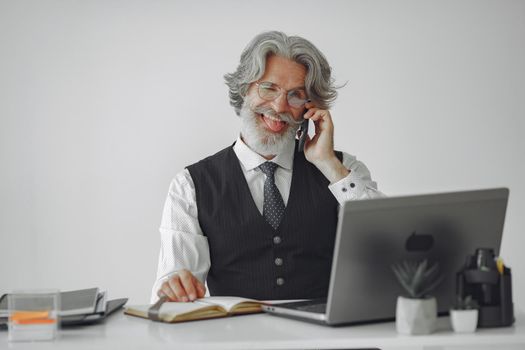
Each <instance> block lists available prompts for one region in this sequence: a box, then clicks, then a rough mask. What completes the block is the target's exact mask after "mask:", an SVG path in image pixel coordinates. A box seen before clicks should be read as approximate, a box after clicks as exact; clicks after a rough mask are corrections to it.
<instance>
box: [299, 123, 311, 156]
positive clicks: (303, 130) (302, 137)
mask: <svg viewBox="0 0 525 350" xmlns="http://www.w3.org/2000/svg"><path fill="white" fill-rule="evenodd" d="M309 123H310V121H309V120H308V119H305V120H303V123H302V124H301V126H300V127H299V130H298V131H297V132H298V133H299V146H298V147H299V152H304V144H305V143H306V138H307V137H308V124H309Z"/></svg>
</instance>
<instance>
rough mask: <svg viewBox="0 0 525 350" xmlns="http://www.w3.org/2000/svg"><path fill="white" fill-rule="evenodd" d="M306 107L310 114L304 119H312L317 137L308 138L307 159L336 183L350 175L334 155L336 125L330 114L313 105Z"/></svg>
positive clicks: (307, 113)
mask: <svg viewBox="0 0 525 350" xmlns="http://www.w3.org/2000/svg"><path fill="white" fill-rule="evenodd" d="M305 107H306V108H307V109H308V112H306V113H305V115H304V118H305V119H310V120H312V121H313V122H314V125H315V136H314V137H313V139H310V137H308V138H307V140H306V144H305V146H304V155H305V157H306V159H307V160H308V161H309V162H310V163H312V164H314V165H315V166H316V167H317V168H318V169H319V170H320V171H321V172H322V173H323V175H324V176H325V177H326V178H327V179H328V180H329V181H330V183H335V182H337V181H339V180H341V179H342V178H344V177H345V176H347V175H348V174H349V171H348V170H347V169H346V168H345V167H344V166H343V163H341V162H340V161H339V159H337V157H336V155H335V153H334V123H333V122H332V116H331V115H330V112H329V111H327V110H324V109H319V108H317V107H315V105H314V104H313V103H311V102H310V103H307V104H306V105H305Z"/></svg>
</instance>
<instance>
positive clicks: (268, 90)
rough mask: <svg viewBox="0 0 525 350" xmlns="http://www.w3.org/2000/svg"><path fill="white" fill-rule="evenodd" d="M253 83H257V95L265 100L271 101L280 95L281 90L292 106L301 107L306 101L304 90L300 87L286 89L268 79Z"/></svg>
mask: <svg viewBox="0 0 525 350" xmlns="http://www.w3.org/2000/svg"><path fill="white" fill-rule="evenodd" d="M255 85H257V93H258V94H259V97H260V98H262V99H263V100H266V101H273V100H275V99H276V98H277V97H279V96H281V93H282V92H285V93H286V100H287V101H288V104H289V105H290V106H292V107H294V108H300V107H303V106H304V105H305V104H306V102H308V96H307V95H306V91H304V89H302V88H299V89H293V90H290V91H286V90H284V89H283V88H281V87H280V86H278V85H276V84H274V83H270V82H268V81H263V82H261V83H255Z"/></svg>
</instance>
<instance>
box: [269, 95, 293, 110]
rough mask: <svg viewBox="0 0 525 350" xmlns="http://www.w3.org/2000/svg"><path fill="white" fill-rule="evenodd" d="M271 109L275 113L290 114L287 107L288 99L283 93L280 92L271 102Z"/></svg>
mask: <svg viewBox="0 0 525 350" xmlns="http://www.w3.org/2000/svg"><path fill="white" fill-rule="evenodd" d="M272 108H273V110H274V111H276V112H277V113H285V112H290V110H289V108H290V106H289V105H288V97H287V95H286V93H285V92H282V93H281V94H280V95H279V96H278V97H277V98H276V99H275V100H273V101H272Z"/></svg>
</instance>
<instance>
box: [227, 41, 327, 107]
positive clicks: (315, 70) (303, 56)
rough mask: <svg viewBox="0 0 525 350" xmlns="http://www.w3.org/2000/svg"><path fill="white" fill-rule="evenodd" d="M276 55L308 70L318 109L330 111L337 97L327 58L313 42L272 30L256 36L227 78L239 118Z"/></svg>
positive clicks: (310, 90)
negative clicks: (268, 60) (251, 90)
mask: <svg viewBox="0 0 525 350" xmlns="http://www.w3.org/2000/svg"><path fill="white" fill-rule="evenodd" d="M270 55H277V56H281V57H284V58H288V59H290V60H293V61H295V62H297V63H299V64H302V65H303V66H305V67H306V70H307V73H306V79H305V88H306V92H307V94H308V96H309V98H310V99H311V100H312V102H314V103H315V105H316V107H318V108H321V109H328V108H329V107H330V105H331V104H332V103H333V102H334V101H335V99H336V97H337V91H336V87H335V86H334V79H333V78H332V76H331V72H332V69H331V68H330V65H329V64H328V61H327V60H326V58H325V56H324V55H323V54H322V53H321V51H319V50H318V49H317V48H316V47H315V46H314V45H313V44H312V43H311V42H309V41H308V40H306V39H303V38H301V37H299V36H287V35H286V34H284V33H282V32H277V31H272V32H264V33H261V34H259V35H257V36H256V37H255V38H253V40H252V41H251V42H250V43H249V44H248V46H246V48H245V49H244V51H243V52H242V54H241V61H240V63H239V66H238V67H237V70H236V71H235V72H233V73H229V74H226V75H225V76H224V79H225V80H226V85H228V88H229V89H230V92H229V94H230V104H231V105H232V106H233V108H234V109H235V112H236V113H237V115H239V113H240V110H241V107H242V105H243V103H244V98H245V96H246V94H247V93H248V88H249V87H250V84H251V83H253V82H255V81H257V80H258V79H260V78H261V77H262V76H263V75H264V70H265V66H266V58H267V57H268V56H270Z"/></svg>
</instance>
